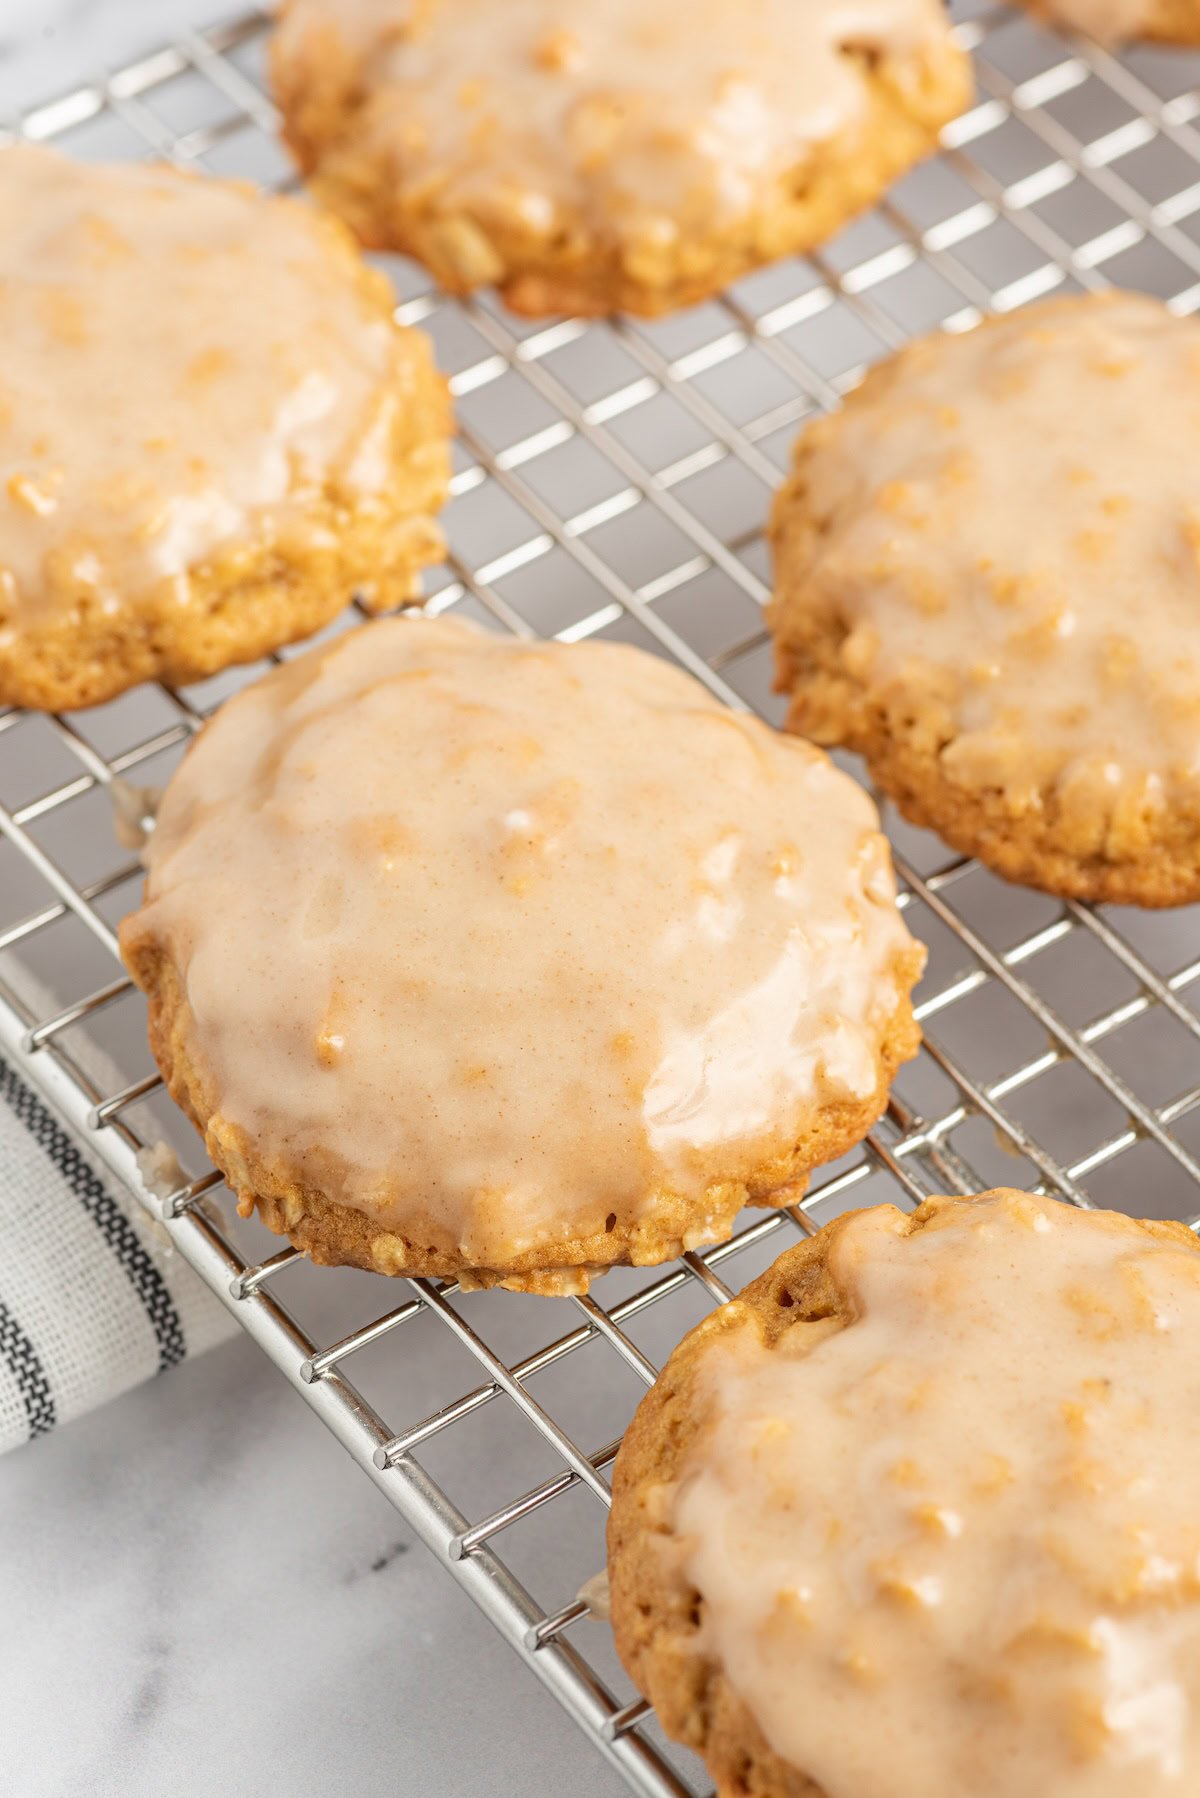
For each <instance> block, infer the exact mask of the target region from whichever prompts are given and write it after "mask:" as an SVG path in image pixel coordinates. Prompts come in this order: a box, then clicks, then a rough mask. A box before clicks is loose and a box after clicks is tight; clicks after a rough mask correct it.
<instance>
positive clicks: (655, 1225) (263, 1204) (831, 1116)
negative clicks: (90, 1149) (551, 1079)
mask: <svg viewBox="0 0 1200 1798" xmlns="http://www.w3.org/2000/svg"><path fill="white" fill-rule="evenodd" d="M136 915H137V914H133V915H132V917H131V918H130V919H126V920H124V921H123V923H122V927H121V932H120V944H121V955H122V959H123V960H124V962H125V965H126V967H127V968H128V969H129V972H130V974H131V975H132V976H133V979H134V981H135V982H136V984H137V985H138V986H139V987H140V988H141V990H142V991H143V992H144V993H145V995H146V998H147V1001H148V1013H149V1018H148V1023H149V1040H150V1048H151V1052H152V1053H153V1056H154V1059H155V1062H156V1064H157V1066H158V1068H159V1071H160V1072H161V1074H162V1076H163V1080H164V1082H165V1084H166V1086H167V1090H168V1091H169V1092H170V1094H171V1097H172V1098H173V1099H174V1100H175V1102H176V1104H178V1105H179V1106H180V1108H181V1109H182V1110H183V1111H184V1113H185V1114H186V1115H187V1116H188V1117H189V1118H190V1120H191V1122H192V1123H193V1124H194V1125H195V1127H196V1129H197V1130H198V1131H199V1132H200V1134H201V1136H202V1137H203V1139H204V1145H205V1149H206V1151H207V1153H208V1155H209V1156H210V1158H211V1159H212V1161H213V1162H214V1164H215V1165H216V1166H217V1167H218V1168H219V1169H220V1171H221V1172H222V1174H223V1175H224V1176H225V1178H226V1181H227V1183H228V1185H229V1187H230V1190H231V1191H232V1192H233V1193H234V1194H235V1195H236V1197H237V1200H238V1206H239V1210H240V1211H241V1212H242V1214H243V1215H244V1216H249V1215H250V1214H251V1212H253V1211H257V1213H258V1215H259V1217H260V1218H261V1219H262V1221H263V1222H264V1223H265V1224H266V1225H267V1227H268V1228H269V1229H270V1230H272V1231H273V1232H274V1233H275V1234H276V1235H280V1236H286V1237H287V1238H288V1240H289V1241H290V1242H291V1243H292V1244H293V1246H295V1247H296V1248H299V1249H303V1250H304V1251H305V1252H306V1253H307V1254H308V1255H309V1256H310V1258H311V1259H312V1260H313V1261H315V1262H317V1263H318V1264H320V1265H324V1266H333V1267H336V1266H349V1267H360V1268H364V1269H366V1270H367V1271H368V1272H373V1273H384V1274H394V1275H404V1276H414V1275H420V1276H425V1277H435V1278H441V1279H457V1280H459V1281H460V1283H461V1284H462V1285H463V1286H464V1287H466V1288H471V1287H481V1286H484V1287H490V1286H501V1285H502V1286H505V1287H507V1288H509V1289H510V1290H514V1291H523V1292H536V1293H542V1294H547V1295H550V1296H557V1295H561V1294H564V1293H583V1292H586V1291H587V1290H588V1286H589V1284H590V1281H591V1279H592V1278H593V1277H594V1276H595V1275H596V1274H598V1273H603V1272H605V1271H607V1269H608V1268H610V1267H613V1266H619V1265H633V1266H639V1267H642V1266H657V1265H659V1264H660V1263H661V1262H663V1261H669V1260H672V1259H674V1258H675V1256H677V1255H679V1254H681V1253H682V1252H683V1250H684V1248H685V1247H692V1246H696V1234H695V1233H696V1225H697V1219H698V1218H700V1217H704V1218H708V1219H709V1220H710V1221H711V1224H712V1229H711V1233H710V1232H709V1231H708V1230H706V1231H705V1234H704V1240H705V1241H706V1242H719V1241H723V1240H724V1239H725V1238H726V1237H728V1236H729V1234H730V1232H731V1229H732V1224H733V1220H734V1218H735V1217H736V1215H737V1213H738V1212H739V1211H740V1210H741V1209H742V1208H743V1206H745V1205H748V1204H749V1205H768V1206H769V1205H773V1204H781V1203H791V1202H794V1201H795V1200H797V1199H799V1197H800V1196H801V1194H802V1193H803V1191H804V1187H805V1184H806V1181H807V1177H808V1175H809V1173H811V1171H812V1170H813V1169H814V1168H815V1167H819V1166H821V1165H823V1164H824V1163H826V1162H829V1161H833V1160H836V1159H837V1157H838V1156H840V1155H844V1154H846V1153H848V1151H849V1150H850V1149H852V1148H853V1147H854V1146H855V1144H856V1143H859V1142H861V1141H862V1139H863V1137H864V1136H865V1135H866V1134H867V1132H868V1131H869V1130H870V1129H871V1127H872V1125H873V1124H874V1123H875V1122H876V1121H877V1120H878V1119H879V1117H881V1116H882V1114H883V1112H884V1110H885V1109H886V1106H887V1101H888V1095H889V1092H890V1089H891V1084H892V1080H893V1078H894V1076H895V1073H896V1070H897V1069H898V1068H899V1066H900V1065H901V1064H902V1063H903V1062H904V1061H907V1060H909V1059H911V1057H912V1056H914V1055H915V1054H916V1052H917V1049H918V1047H919V1045H920V1040H921V1035H920V1030H919V1027H918V1025H917V1023H916V1020H915V1018H914V1017H913V1012H912V1005H911V1001H910V998H909V993H910V990H911V988H912V986H913V985H914V984H915V983H916V981H917V979H918V978H919V977H920V972H921V967H922V965H923V956H922V952H921V950H920V949H919V948H918V947H916V946H914V947H913V948H912V949H911V950H909V951H908V952H906V953H905V955H903V956H902V957H900V958H898V960H897V963H896V966H895V976H896V981H897V986H898V989H899V991H900V992H901V994H902V995H903V996H902V998H901V1000H900V1002H899V1004H898V1005H897V1007H896V1010H895V1012H894V1013H893V1015H892V1017H891V1018H890V1019H889V1020H888V1023H887V1025H886V1027H885V1029H884V1030H883V1032H882V1033H881V1036H880V1041H879V1046H878V1063H879V1080H878V1083H877V1085H876V1088H875V1090H874V1092H873V1093H872V1094H871V1095H870V1097H869V1098H868V1099H866V1100H865V1101H858V1102H842V1103H838V1104H833V1105H825V1106H820V1107H818V1108H817V1110H816V1111H815V1112H814V1113H813V1115H812V1119H811V1122H810V1125H809V1127H808V1128H807V1129H806V1130H805V1131H804V1133H803V1134H802V1136H801V1137H800V1138H799V1140H798V1141H797V1143H796V1146H795V1148H794V1149H793V1150H792V1151H791V1153H790V1154H788V1155H786V1156H783V1157H781V1158H779V1159H777V1160H776V1161H774V1162H773V1163H771V1164H770V1165H769V1166H764V1167H763V1168H761V1169H759V1170H757V1171H756V1173H755V1174H753V1175H752V1176H750V1178H749V1179H747V1180H737V1181H724V1182H718V1183H714V1184H713V1185H711V1186H710V1187H709V1188H708V1190H707V1192H706V1194H705V1196H704V1199H703V1200H702V1201H700V1202H699V1203H697V1202H695V1201H690V1200H686V1199H682V1198H679V1197H678V1196H676V1195H671V1194H666V1195H652V1196H651V1197H650V1202H649V1204H648V1205H647V1208H646V1212H645V1214H644V1215H643V1216H642V1217H641V1218H639V1219H638V1220H637V1221H636V1223H635V1224H634V1225H633V1226H632V1227H630V1228H627V1229H617V1228H614V1229H613V1230H612V1231H611V1232H609V1231H606V1232H604V1233H602V1234H598V1235H591V1236H577V1237H564V1238H562V1239H561V1240H560V1241H558V1242H556V1243H554V1244H548V1245H544V1246H542V1247H540V1248H537V1249H531V1250H527V1251H524V1252H523V1253H521V1254H519V1255H516V1256H514V1257H513V1259H512V1260H511V1262H509V1263H506V1264H505V1265H504V1266H502V1267H477V1266H472V1265H470V1264H468V1263H467V1262H466V1261H464V1259H463V1258H462V1256H461V1255H459V1254H458V1253H456V1252H455V1251H454V1249H453V1248H452V1247H450V1246H446V1245H442V1246H431V1245H429V1244H427V1243H421V1242H419V1241H413V1240H410V1239H408V1238H406V1237H404V1236H402V1235H400V1234H399V1233H398V1232H397V1231H394V1230H382V1229H379V1228H378V1227H373V1226H372V1221H371V1219H370V1218H369V1217H368V1216H367V1215H366V1213H364V1212H361V1211H358V1210H356V1209H354V1208H353V1207H351V1206H348V1205H343V1204H340V1203H339V1202H337V1201H336V1200H333V1199H330V1198H329V1197H328V1196H327V1195H326V1194H325V1193H323V1192H321V1191H320V1190H319V1189H318V1188H316V1187H314V1186H312V1185H309V1184H305V1183H301V1182H297V1181H294V1180H292V1179H289V1178H287V1177H285V1176H283V1175H282V1174H281V1172H280V1170H279V1169H278V1168H277V1167H274V1166H269V1165H268V1164H267V1163H266V1161H265V1160H264V1159H263V1157H261V1156H260V1155H259V1154H258V1153H257V1152H256V1150H255V1146H254V1143H253V1142H252V1140H251V1139H250V1137H249V1135H248V1134H247V1132H246V1131H245V1130H243V1129H241V1128H240V1127H238V1126H236V1125H232V1124H230V1123H229V1121H228V1120H227V1119H225V1118H223V1117H221V1115H220V1113H219V1111H218V1107H217V1103H216V1096H215V1094H214V1092H213V1091H212V1090H211V1088H210V1086H209V1084H208V1082H207V1081H206V1079H205V1077H204V1074H203V1072H202V1070H201V1069H200V1068H199V1067H197V1065H196V1063H195V1062H194V1061H193V1059H192V1057H191V1055H190V1053H189V1049H188V1036H189V1033H190V1029H191V1024H192V1014H191V1010H190V1007H189V1006H188V1003H187V996H186V993H185V991H184V987H183V983H182V981H181V980H180V977H179V972H178V969H177V968H176V966H175V964H174V962H173V961H172V959H171V956H170V953H169V950H168V948H167V947H166V946H165V945H164V944H162V943H160V942H159V941H157V940H155V939H150V938H147V937H145V936H143V935H141V934H140V933H139V932H138V931H137V930H136V928H135V927H134V925H133V918H134V917H136ZM685 1239H686V1240H685Z"/></svg>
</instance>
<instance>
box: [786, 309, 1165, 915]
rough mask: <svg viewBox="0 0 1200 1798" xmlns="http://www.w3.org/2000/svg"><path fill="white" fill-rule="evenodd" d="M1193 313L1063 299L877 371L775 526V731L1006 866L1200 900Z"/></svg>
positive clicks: (919, 349) (1087, 892)
mask: <svg viewBox="0 0 1200 1798" xmlns="http://www.w3.org/2000/svg"><path fill="white" fill-rule="evenodd" d="M1198 462H1200V322H1197V320H1195V319H1193V318H1176V317H1175V316H1173V315H1172V314H1171V313H1170V312H1169V311H1167V310H1166V308H1165V307H1163V306H1162V305H1160V304H1159V303H1158V301H1156V300H1151V299H1147V298H1145V297H1144V296H1139V295H1134V294H1121V293H1117V294H1105V295H1103V296H1099V297H1084V298H1068V299H1058V300H1051V301H1048V302H1046V303H1043V304H1041V305H1038V306H1033V307H1030V308H1029V309H1028V311H1024V312H1018V313H1015V314H1012V315H1010V316H1008V317H1004V318H999V319H995V320H992V321H990V322H989V323H987V324H984V325H981V326H980V327H979V328H978V329H977V330H975V331H972V332H970V333H969V334H967V335H964V336H942V337H936V338H929V339H926V340H924V341H922V342H919V343H916V344H913V345H911V346H910V347H909V348H907V349H904V350H902V351H900V353H899V354H898V355H896V356H893V357H892V358H891V359H890V360H889V361H887V362H886V363H884V364H883V365H882V366H880V367H878V368H876V369H874V370H872V372H871V373H870V374H869V375H868V376H867V378H866V380H865V381H864V382H863V384H862V386H861V387H860V388H858V390H857V391H856V392H855V393H853V394H852V395H851V397H850V398H849V400H848V401H847V403H846V405H845V406H844V407H843V408H842V410H841V411H840V412H839V413H837V414H836V415H834V416H832V417H829V418H824V419H822V420H820V421H819V422H818V423H816V424H814V425H811V426H810V427H809V428H808V430H806V431H805V432H804V434H803V435H802V437H801V439H800V442H799V444H798V445H797V448H796V454H795V460H794V463H793V467H792V473H791V478H790V479H789V480H788V481H787V483H786V484H785V486H784V487H783V489H782V490H781V492H780V493H779V495H778V497H777V500H776V503H775V509H774V515H773V520H772V525H771V536H772V541H773V545H774V553H775V595H774V599H773V602H772V604H771V606H770V609H769V622H770V625H771V628H772V631H773V632H774V636H775V642H776V653H777V668H778V675H779V684H780V686H781V687H782V688H784V689H785V690H786V691H788V692H789V693H790V694H791V696H792V700H791V713H790V718H789V723H790V725H791V726H792V728H793V729H796V730H799V731H802V732H804V733H805V734H807V735H808V736H810V737H813V738H814V739H816V741H818V742H821V743H842V744H846V745H847V746H849V747H850V748H852V749H856V750H858V751H860V752H861V753H862V754H863V755H864V756H865V757H866V759H867V761H868V763H869V765H870V769H871V772H872V774H873V776H874V778H875V780H876V782H877V783H878V785H879V786H880V788H881V789H882V790H883V791H884V792H886V793H888V794H890V796H891V797H892V798H893V799H894V800H895V801H896V803H897V804H898V805H899V807H900V809H901V811H903V812H904V814H905V815H906V816H907V817H908V818H910V819H912V820H913V821H914V822H915V823H917V824H924V825H928V826H930V827H931V828H932V829H934V830H936V831H939V832H940V833H941V835H942V836H943V837H944V838H945V839H946V841H947V842H949V843H950V844H952V845H953V847H954V848H955V849H958V850H960V851H962V852H963V853H964V854H967V855H976V856H978V857H979V858H980V860H981V861H983V862H985V863H987V865H988V866H989V867H991V868H993V869H995V870H996V872H997V873H999V874H1002V875H1005V876H1006V877H1007V878H1008V879H1010V880H1016V881H1023V882H1025V883H1027V884H1028V885H1030V886H1036V887H1042V888H1044V889H1045V890H1046V891H1047V892H1051V893H1058V894H1062V895H1065V896H1067V897H1070V898H1075V899H1093V900H1106V899H1107V900H1114V901H1118V902H1121V903H1125V904H1137V905H1148V906H1158V905H1182V904H1186V903H1188V902H1189V901H1192V900H1196V899H1200V486H1198V485H1197V480H1196V473H1195V470H1196V467H1197V464H1198Z"/></svg>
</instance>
